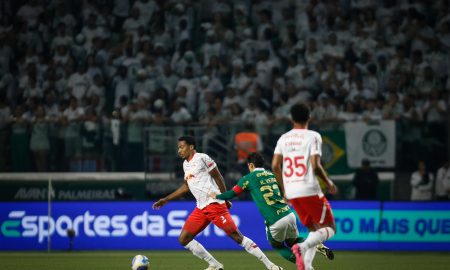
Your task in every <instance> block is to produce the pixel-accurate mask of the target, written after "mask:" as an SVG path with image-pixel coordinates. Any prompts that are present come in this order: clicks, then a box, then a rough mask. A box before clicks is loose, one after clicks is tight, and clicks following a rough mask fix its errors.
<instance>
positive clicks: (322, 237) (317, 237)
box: [300, 227, 334, 251]
mask: <svg viewBox="0 0 450 270" xmlns="http://www.w3.org/2000/svg"><path fill="white" fill-rule="evenodd" d="M333 236H334V230H333V229H332V228H330V227H325V228H321V229H318V230H317V231H315V232H310V233H309V234H308V237H307V238H306V240H305V241H304V242H303V243H301V244H300V248H301V249H302V251H303V250H307V249H309V248H312V247H315V246H317V245H318V244H320V243H323V242H325V241H327V240H328V239H330V238H331V237H333Z"/></svg>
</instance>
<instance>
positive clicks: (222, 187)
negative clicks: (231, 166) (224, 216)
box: [209, 166, 231, 209]
mask: <svg viewBox="0 0 450 270" xmlns="http://www.w3.org/2000/svg"><path fill="white" fill-rule="evenodd" d="M209 174H210V175H211V177H212V178H213V179H214V181H215V182H216V184H217V186H218V187H219V190H220V192H221V193H224V192H225V191H227V187H226V186H225V180H224V179H223V176H222V174H221V173H220V171H219V169H218V168H217V166H216V167H215V168H214V169H212V170H211V171H210V172H209ZM225 203H226V204H227V208H228V209H230V208H231V202H230V201H225Z"/></svg>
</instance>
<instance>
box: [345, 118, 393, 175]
mask: <svg viewBox="0 0 450 270" xmlns="http://www.w3.org/2000/svg"><path fill="white" fill-rule="evenodd" d="M344 127H345V142H346V144H347V162H348V166H349V167H351V168H359V167H361V161H362V160H363V159H364V158H366V159H368V160H370V164H371V166H372V167H381V168H392V167H395V146H396V142H395V121H380V122H377V123H370V124H368V123H366V122H348V123H345V124H344Z"/></svg>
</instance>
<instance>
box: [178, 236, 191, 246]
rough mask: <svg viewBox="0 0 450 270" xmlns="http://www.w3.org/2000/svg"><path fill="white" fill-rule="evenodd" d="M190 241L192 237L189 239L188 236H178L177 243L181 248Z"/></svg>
mask: <svg viewBox="0 0 450 270" xmlns="http://www.w3.org/2000/svg"><path fill="white" fill-rule="evenodd" d="M191 241H192V237H189V235H185V234H180V236H179V237H178V242H180V244H181V245H183V246H186V245H187V244H189V242H191Z"/></svg>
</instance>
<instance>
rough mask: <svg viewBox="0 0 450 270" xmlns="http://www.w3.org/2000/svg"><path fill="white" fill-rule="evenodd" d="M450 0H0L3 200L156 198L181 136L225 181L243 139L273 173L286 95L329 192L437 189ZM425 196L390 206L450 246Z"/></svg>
mask: <svg viewBox="0 0 450 270" xmlns="http://www.w3.org/2000/svg"><path fill="white" fill-rule="evenodd" d="M449 2H450V1H448V0H437V1H426V0H397V1H395V0H389V1H375V0H328V1H320V0H301V1H293V0H279V1H264V0H235V1H225V0H212V1H206V0H184V1H182V0H178V1H163V0H114V1H107V0H72V1H63V0H29V1H24V0H2V1H1V2H0V15H1V19H0V172H1V173H0V190H1V192H0V201H3V202H5V203H6V202H9V205H14V203H17V202H21V201H24V202H27V203H26V205H32V204H31V203H30V202H36V203H37V202H39V201H42V204H39V205H41V206H40V207H43V208H42V209H45V211H44V210H42V211H43V212H42V213H45V215H47V214H48V213H47V212H50V210H48V211H47V205H46V203H45V202H47V201H90V202H92V205H94V204H95V202H94V201H119V200H120V201H145V200H155V199H157V198H160V197H162V196H165V195H166V194H168V193H170V192H171V191H173V190H175V189H176V188H177V187H178V186H179V185H180V183H181V181H182V174H183V172H182V166H181V164H182V160H180V159H179V158H177V155H176V141H177V138H178V137H179V136H180V135H184V134H190V135H193V136H195V137H196V139H197V145H198V146H197V148H198V150H199V151H200V152H205V153H207V154H209V155H210V156H211V157H212V158H213V159H214V160H215V161H216V162H217V163H218V166H219V169H220V171H221V172H222V174H223V175H224V177H225V180H226V184H227V187H228V188H230V187H232V186H233V185H234V184H235V183H236V181H237V180H238V179H239V177H240V176H241V175H242V174H244V173H246V168H245V164H244V163H245V158H246V155H247V153H248V152H249V151H260V152H262V153H263V154H264V156H265V158H266V162H267V168H270V161H271V159H272V154H273V150H274V147H275V145H276V141H277V139H278V137H279V136H280V135H281V134H282V133H284V132H286V131H287V130H289V129H290V127H291V124H290V122H289V109H290V107H291V106H292V105H293V104H295V103H297V102H306V103H308V104H309V105H310V106H311V109H312V112H311V116H312V122H311V125H310V128H311V129H313V130H316V131H319V132H320V133H321V134H322V138H323V143H324V144H323V158H322V160H323V162H324V165H325V168H326V170H327V172H328V173H329V174H330V176H331V178H332V179H333V180H334V181H335V182H336V183H337V185H338V187H339V189H340V193H339V194H337V195H336V196H334V197H332V198H330V199H332V200H339V201H354V200H357V201H365V202H367V201H372V203H373V204H370V203H369V202H367V203H369V204H368V206H367V207H369V208H370V209H372V208H373V209H375V208H376V209H378V210H377V211H381V210H380V209H382V208H383V205H384V203H385V202H388V203H389V202H393V201H402V202H405V201H448V200H449V196H450V169H449V153H450V149H449V147H448V146H449V141H450V136H449V123H450V115H449V105H450V95H449V90H450V78H449V72H450V58H449V51H450V3H449ZM185 199H186V200H188V201H190V200H192V197H189V196H188V197H186V198H185ZM240 199H241V200H248V199H249V198H248V197H245V196H243V197H242V198H240ZM5 205H6V204H5ZM48 205H51V204H50V203H48ZM83 205H84V206H86V205H89V203H88V204H83ZM124 205H125V204H124ZM420 205H421V204H417V205H416V204H413V205H403V204H402V207H403V206H404V207H403V208H402V207H400V206H398V205H394V206H393V208H392V209H394V210H395V209H397V210H398V209H400V210H401V209H408V207H409V208H411V207H418V208H420V209H425V208H426V209H428V208H429V209H435V210H436V209H440V210H442V212H440V213H439V215H440V217H441V218H442V220H441V221H439V220H438V221H436V220H432V221H430V224H428V223H427V224H428V225H429V226H431V227H430V228H433V224H434V225H436V228H439V232H441V233H443V234H444V235H445V234H447V238H445V237H444V238H439V235H435V236H436V237H437V238H436V239H438V240H436V241H441V242H440V243H441V244H442V243H443V244H442V245H441V248H442V247H444V249H450V245H449V241H450V239H448V232H449V229H448V228H449V227H448V224H450V223H449V220H450V213H449V208H450V207H449V204H446V203H442V204H436V205H438V206H436V205H432V204H428V206H425V208H423V207H424V206H420ZM5 207H6V206H5ZM61 207H62V208H61V209H63V208H64V207H63V206H61ZM86 207H88V206H86ZM108 207H109V206H108ZM180 207H181V206H180ZM237 207H238V206H237ZM237 207H236V208H237ZM249 207H250V206H249ZM352 207H353V206H352ZM352 207H350V208H351V209H354V207H353V208H352ZM397 207H400V208H397ZM421 207H422V208H421ZM19 208H20V207H19ZM19 208H17V207H16V208H14V207H12V206H11V208H8V207H6V208H4V209H10V210H11V209H12V210H11V211H13V210H14V209H16V210H17V209H19ZM344 208H345V207H344ZM387 209H389V207H388V208H387ZM426 209H425V210H426ZM4 211H5V212H4V213H3V214H4V217H5V219H6V216H8V217H9V218H12V217H22V216H23V215H22V216H21V215H20V213H19V214H17V213H16V214H17V215H15V214H11V213H12V212H8V211H9V210H8V211H6V210H4ZM14 211H15V210H14ZM61 211H62V210H61ZM123 211H125V210H123ZM146 211H147V210H146ZM148 211H150V210H148ZM24 213H25V212H24ZM146 213H147V212H146ZM377 213H379V212H377ZM3 214H2V215H3ZM418 215H420V213H419V212H418ZM375 216H376V215H375ZM51 218H52V217H51V214H48V219H47V222H50V221H49V220H51ZM376 218H378V217H376ZM377 220H378V219H377ZM414 220H415V219H414ZM389 222H391V221H389ZM50 223H51V222H50ZM394 223H395V222H394ZM411 224H414V222H412V221H411ZM428 225H427V226H428ZM48 226H51V224H50V225H48ZM411 226H413V225H411ZM66 227H67V228H68V227H70V226H69V225H67V226H65V227H64V226H63V227H61V228H66ZM400 227H401V226H400ZM413 227H414V226H413ZM2 228H3V227H2ZM47 229H48V228H47ZM2 230H3V229H2ZM2 232H3V231H2ZM378 232H379V231H378ZM5 235H6V234H5V233H4V232H3V236H5ZM422 236H424V235H422ZM441 236H442V235H441ZM419 238H420V237H419ZM0 239H1V237H0ZM439 239H440V240H439ZM414 241H415V240H414ZM418 241H419V240H418ZM39 243H40V244H41V242H39ZM40 244H39V245H40ZM39 245H37V246H38V247H41V246H39ZM143 245H144V244H143ZM174 245H176V243H175V244H174ZM143 247H144V248H152V246H150V247H148V246H145V245H144V246H143ZM1 249H8V247H7V246H5V245H2V246H1Z"/></svg>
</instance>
